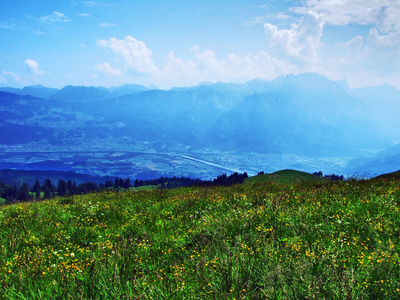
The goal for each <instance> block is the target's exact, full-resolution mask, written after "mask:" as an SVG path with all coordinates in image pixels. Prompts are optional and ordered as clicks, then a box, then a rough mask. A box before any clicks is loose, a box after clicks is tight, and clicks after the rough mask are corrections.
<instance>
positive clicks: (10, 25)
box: [0, 22, 16, 30]
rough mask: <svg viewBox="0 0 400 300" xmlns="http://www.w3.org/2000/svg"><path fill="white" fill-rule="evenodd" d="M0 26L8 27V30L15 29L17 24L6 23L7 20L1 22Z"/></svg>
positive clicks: (2, 27)
mask: <svg viewBox="0 0 400 300" xmlns="http://www.w3.org/2000/svg"><path fill="white" fill-rule="evenodd" d="M0 28H1V29H8V30H15V29H16V27H15V24H14V23H5V22H0Z"/></svg>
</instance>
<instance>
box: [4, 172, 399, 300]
mask: <svg viewBox="0 0 400 300" xmlns="http://www.w3.org/2000/svg"><path fill="white" fill-rule="evenodd" d="M399 205H400V189H399V182H398V181H396V180H393V179H390V178H386V179H373V180H369V181H355V180H354V181H345V182H330V181H322V182H318V183H316V182H309V181H308V182H298V183H294V184H282V183H277V182H266V183H255V184H248V185H237V186H233V187H228V188H226V187H220V188H194V187H193V188H184V189H175V190H151V191H143V192H133V191H130V192H129V191H127V192H125V193H122V192H118V193H116V192H104V193H100V194H89V195H82V196H73V197H68V198H57V199H52V200H46V201H41V202H32V203H21V204H16V205H10V206H3V207H1V208H0V294H1V296H2V297H3V298H5V299H395V298H399V297H400V257H399V250H400V242H399V235H400V234H399V228H400V207H399Z"/></svg>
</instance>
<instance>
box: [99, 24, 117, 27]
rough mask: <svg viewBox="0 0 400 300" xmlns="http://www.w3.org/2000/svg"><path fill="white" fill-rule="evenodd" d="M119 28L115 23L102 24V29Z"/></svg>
mask: <svg viewBox="0 0 400 300" xmlns="http://www.w3.org/2000/svg"><path fill="white" fill-rule="evenodd" d="M114 26H117V24H114V23H101V24H100V27H114Z"/></svg>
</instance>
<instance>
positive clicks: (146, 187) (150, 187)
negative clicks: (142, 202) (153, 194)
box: [129, 185, 159, 192]
mask: <svg viewBox="0 0 400 300" xmlns="http://www.w3.org/2000/svg"><path fill="white" fill-rule="evenodd" d="M158 187H159V186H158V185H143V186H138V187H131V188H130V189H129V190H131V191H136V192H141V191H150V190H154V189H156V188H158Z"/></svg>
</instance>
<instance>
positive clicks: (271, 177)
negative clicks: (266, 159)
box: [244, 170, 324, 184]
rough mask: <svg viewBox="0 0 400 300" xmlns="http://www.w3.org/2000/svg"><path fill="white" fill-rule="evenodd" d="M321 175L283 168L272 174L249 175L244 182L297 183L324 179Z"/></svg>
mask: <svg viewBox="0 0 400 300" xmlns="http://www.w3.org/2000/svg"><path fill="white" fill-rule="evenodd" d="M322 180H324V179H323V178H321V177H318V176H315V175H313V174H309V173H305V172H301V171H296V170H281V171H277V172H274V173H271V174H261V175H257V176H252V177H248V178H246V179H245V180H244V184H252V183H265V182H278V183H289V184H290V183H296V182H309V181H322Z"/></svg>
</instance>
